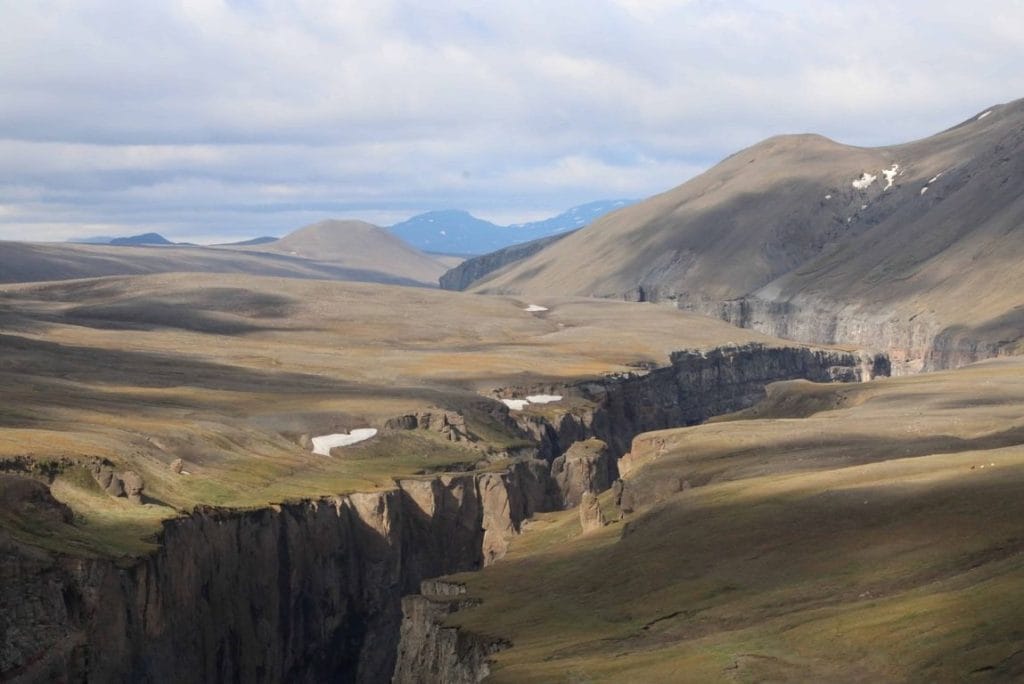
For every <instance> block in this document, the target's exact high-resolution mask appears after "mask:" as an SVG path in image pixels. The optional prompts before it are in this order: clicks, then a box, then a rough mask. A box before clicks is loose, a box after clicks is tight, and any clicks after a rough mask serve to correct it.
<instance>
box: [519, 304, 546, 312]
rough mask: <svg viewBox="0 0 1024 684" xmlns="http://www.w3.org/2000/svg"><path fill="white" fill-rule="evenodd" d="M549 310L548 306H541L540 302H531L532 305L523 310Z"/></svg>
mask: <svg viewBox="0 0 1024 684" xmlns="http://www.w3.org/2000/svg"><path fill="white" fill-rule="evenodd" d="M547 310H548V307H546V306H540V305H539V304H530V306H528V307H526V308H525V309H523V311H528V312H529V313H537V312H539V311H547Z"/></svg>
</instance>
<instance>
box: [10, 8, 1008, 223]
mask: <svg viewBox="0 0 1024 684" xmlns="http://www.w3.org/2000/svg"><path fill="white" fill-rule="evenodd" d="M984 9H985V11H979V8H978V7H976V6H970V5H964V4H963V3H960V4H953V3H925V2H917V1H908V2H901V3H893V2H877V1H876V0H862V1H861V2H858V3H843V4H832V3H816V2H810V1H809V0H794V1H792V2H787V3H776V2H770V1H769V0H761V1H757V2H755V1H753V0H735V1H731V2H724V1H716V0H688V1H683V2H672V1H669V0H658V1H656V2H650V1H647V0H645V1H644V2H638V1H634V0H565V1H564V2H559V3H545V2H540V1H539V0H532V1H525V0H524V1H521V2H511V1H509V2H489V3H479V2H470V1H469V0H438V1H437V2H434V3H430V4H429V5H426V4H423V3H419V2H412V1H411V0H379V1H378V2H374V3H365V2H356V1H354V0H353V1H347V0H346V1H332V2H327V1H326V0H324V1H317V0H244V1H242V0H236V1H229V0H180V1H177V2H172V1H170V0H154V1H153V2H147V3H116V2H113V0H93V1H91V2H80V1H78V0H40V1H39V2H33V3H22V2H15V1H14V0H0V13H2V16H3V17H4V22H3V24H2V25H0V92H3V93H4V106H3V107H0V207H2V211H0V238H6V239H27V238H29V237H31V238H32V239H64V238H66V237H69V236H73V235H82V234H84V233H87V232H89V231H90V230H92V229H93V228H94V227H98V226H102V227H103V229H104V232H118V233H127V232H133V231H139V230H143V229H145V230H160V231H162V232H166V233H167V234H169V235H170V236H171V237H179V238H184V237H186V236H215V237H216V236H223V237H229V236H241V237H245V236H251V235H255V234H262V233H266V232H270V233H282V232H285V231H287V230H290V229H293V228H295V227H297V226H298V225H301V222H305V221H309V220H316V219H319V218H323V217H325V216H331V215H338V216H362V217H365V218H368V219H370V220H375V221H378V222H381V223H386V222H392V221H395V220H398V219H400V218H402V217H403V216H405V215H408V214H411V213H414V212H416V211H420V210H426V209H432V208H446V207H464V208H469V209H471V210H474V211H478V212H480V213H481V214H484V215H492V216H497V215H501V216H515V215H516V214H517V212H518V213H520V214H521V215H522V216H524V217H527V216H535V215H536V213H537V211H538V210H539V209H541V208H550V209H552V210H559V209H562V208H567V207H568V206H570V205H572V204H576V203H581V202H584V201H589V200H592V199H597V198H602V197H619V196H645V195H650V194H653V193H656V192H660V191H662V190H665V189H667V188H669V187H672V186H674V185H677V184H679V183H680V182H683V181H684V180H686V178H687V177H689V176H691V175H693V174H694V173H697V172H699V171H700V170H702V169H704V168H707V167H708V166H709V165H711V164H713V163H714V162H715V161H717V160H718V159H721V158H722V157H724V156H726V155H728V154H730V153H732V152H734V151H735V150H737V149H738V148H740V147H743V146H746V145H749V144H752V143H754V142H756V141H758V140H760V139H762V138H764V137H767V136H769V135H773V134H776V133H782V132H801V131H813V132H819V133H822V134H824V135H828V136H829V137H832V138H835V139H838V140H840V141H843V142H849V143H852V144H859V145H877V144H889V143H895V142H901V141H904V140H908V139H912V138H918V137H921V136H924V135H928V134H930V133H933V132H936V131H938V130H940V129H943V128H946V127H948V126H949V125H952V124H953V123H955V122H957V121H958V120H960V119H963V118H966V117H967V116H969V115H970V114H972V113H973V112H976V111H980V110H981V109H983V108H984V107H986V106H987V105H990V104H993V103H996V102H1001V101H1006V100H1010V99H1013V98H1016V97H1018V96H1021V95H1024V72H1021V70H1020V69H1019V64H1020V63H1021V61H1022V57H1024V5H1022V4H1021V3H1019V2H1012V1H1007V2H989V3H985V8H984Z"/></svg>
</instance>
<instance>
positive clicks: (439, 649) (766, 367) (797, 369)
mask: <svg viewBox="0 0 1024 684" xmlns="http://www.w3.org/2000/svg"><path fill="white" fill-rule="evenodd" d="M671 361H672V363H671V365H670V366H668V367H666V368H660V369H655V370H653V371H650V372H648V373H645V374H635V375H630V376H628V377H623V378H619V379H615V380H609V381H606V382H604V383H585V384H581V385H575V386H572V387H569V388H545V391H548V390H551V391H554V390H559V389H561V390H564V391H566V392H570V393H578V394H580V395H582V396H584V397H586V398H587V399H588V400H589V401H590V402H591V404H592V405H593V407H594V408H593V409H592V410H590V411H587V412H584V413H581V414H572V413H568V414H565V415H562V416H561V417H559V418H558V419H557V420H554V421H548V420H543V419H540V418H538V417H530V416H522V417H520V419H519V421H520V424H521V425H522V426H523V427H524V429H526V430H527V431H529V432H530V433H531V434H532V435H533V436H534V438H535V439H537V441H538V442H539V443H540V445H541V447H540V452H541V453H542V455H544V456H545V457H547V458H549V459H552V455H555V454H558V455H557V457H554V458H553V460H552V461H551V462H552V467H551V471H552V474H551V478H550V480H551V482H550V485H551V486H553V487H555V488H556V492H555V494H554V504H555V507H556V508H563V507H568V506H573V505H578V504H579V503H580V501H581V500H582V499H583V498H584V497H585V496H586V495H587V494H588V493H591V492H595V493H596V492H599V491H602V490H603V489H606V488H607V487H608V486H609V485H610V483H611V482H612V480H614V479H615V477H617V476H618V469H617V464H616V463H615V461H614V459H613V460H609V459H608V456H609V454H613V455H614V456H615V458H619V457H621V456H622V455H624V454H625V453H626V452H627V450H628V449H629V446H630V444H631V442H632V440H633V438H634V437H635V436H636V435H638V434H640V433H642V432H648V431H650V430H658V429H663V428H667V427H673V426H682V425H692V424H695V423H699V422H701V421H703V420H706V419H707V418H709V417H711V416H713V415H719V414H722V413H728V412H731V411H736V410H739V409H742V408H746V407H749V406H752V405H753V404H755V403H756V402H757V401H759V400H760V399H762V398H763V397H764V396H765V386H766V385H767V384H769V383H772V382H776V381H779V380H788V379H794V378H805V379H808V380H816V381H822V382H825V381H840V382H858V381H863V380H868V379H871V378H872V377H875V376H876V375H888V370H889V366H888V360H887V359H886V358H885V357H884V356H879V357H871V356H867V355H863V354H855V353H848V352H838V351H826V350H813V349H805V348H783V349H776V348H768V347H764V346H762V345H745V346H741V347H725V348H719V349H715V350H712V351H709V352H678V353H676V354H673V355H672V358H671ZM519 391H523V390H519ZM595 437H596V438H597V439H593V438H595ZM581 440H589V441H588V442H581ZM598 440H602V441H598ZM574 444H575V446H573V445H574ZM570 447H571V448H570ZM609 471H611V472H609ZM668 484H669V485H670V486H676V487H682V486H683V484H682V483H668ZM676 491H678V489H677V490H676ZM599 513H600V511H599V510H598V514H599ZM597 524H598V525H599V524H600V523H597ZM504 538H505V539H508V536H505V537H504ZM438 586H441V587H447V588H445V589H444V590H443V591H439V590H438V589H437V587H438ZM460 593H461V592H459V591H458V587H457V585H451V583H445V582H434V583H431V584H429V585H428V586H425V587H424V591H423V592H422V594H421V595H420V596H413V597H406V599H405V600H404V601H403V603H402V609H403V612H404V616H405V617H404V620H403V623H402V627H401V640H400V643H399V654H398V664H397V667H396V670H395V677H394V680H393V681H394V682H395V683H396V684H430V683H432V682H459V683H462V682H478V681H481V680H482V679H483V678H484V677H485V676H486V675H487V674H488V672H489V670H488V667H487V656H488V655H489V654H491V653H493V652H495V651H497V650H499V649H501V648H503V647H504V646H506V645H507V644H505V643H504V642H502V641H501V640H500V639H496V638H491V637H488V636H486V635H478V634H472V633H468V632H465V631H463V630H459V629H457V628H453V627H446V626H445V625H444V619H445V617H446V616H447V615H449V614H451V613H452V612H455V611H457V610H459V608H461V607H463V606H464V605H465V604H464V600H463V601H460V600H458V599H457V597H458V595H459V594H460ZM453 597H456V598H453Z"/></svg>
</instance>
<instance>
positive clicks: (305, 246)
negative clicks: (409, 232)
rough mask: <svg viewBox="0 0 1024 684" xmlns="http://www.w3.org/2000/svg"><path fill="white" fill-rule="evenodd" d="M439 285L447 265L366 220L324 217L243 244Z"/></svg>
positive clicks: (247, 248)
mask: <svg viewBox="0 0 1024 684" xmlns="http://www.w3.org/2000/svg"><path fill="white" fill-rule="evenodd" d="M240 249H246V250H249V251H258V252H271V253H275V254H283V255H287V256H291V257H299V258H303V259H313V260H316V261H321V262H328V263H331V264H334V265H336V266H341V267H344V268H349V269H358V270H362V271H367V272H375V273H381V274H386V275H388V276H390V277H392V278H404V279H409V280H413V281H416V282H419V283H423V284H430V285H436V284H437V279H438V278H439V277H440V276H441V274H442V273H444V272H445V271H446V270H448V269H447V267H446V266H445V265H444V264H442V263H440V262H438V261H435V260H434V259H432V258H431V257H429V256H427V255H426V254H423V253H422V252H420V251H418V250H416V249H414V248H412V247H410V246H409V245H408V244H406V243H405V242H403V241H402V240H400V239H399V238H397V237H395V236H394V235H392V234H391V233H389V232H388V231H387V230H385V229H383V228H380V227H378V226H375V225H373V224H370V223H366V222H364V221H335V220H328V221H321V222H319V223H314V224H312V225H310V226H306V227H304V228H300V229H299V230H296V231H294V232H292V233H289V234H288V235H285V236H284V237H283V238H281V239H280V240H275V241H273V242H266V243H262V244H256V245H250V246H248V247H242V248H240Z"/></svg>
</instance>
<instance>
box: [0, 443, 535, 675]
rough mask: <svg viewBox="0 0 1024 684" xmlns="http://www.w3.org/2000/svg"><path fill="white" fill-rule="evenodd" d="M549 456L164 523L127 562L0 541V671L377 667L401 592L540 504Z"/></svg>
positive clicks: (391, 655) (288, 671) (393, 630)
mask: <svg viewBox="0 0 1024 684" xmlns="http://www.w3.org/2000/svg"><path fill="white" fill-rule="evenodd" d="M545 473H546V468H545V467H543V466H542V465H541V466H539V465H538V464H530V463H521V464H516V465H515V466H514V467H512V468H510V469H509V470H508V471H507V472H505V473H501V474H495V473H488V474H480V475H476V476H474V475H463V476H443V477H438V478H434V479H430V480H425V481H403V482H401V483H400V485H399V487H398V488H396V489H393V490H390V491H384V492H379V493H367V494H352V495H349V496H343V497H336V498H331V499H322V500H317V501H308V502H303V503H297V504H286V505H281V506H276V507H271V508H265V509H260V510H256V511H244V512H239V511H222V510H217V509H212V508H211V509H205V510H197V511H196V512H195V513H194V514H192V515H190V516H187V517H184V518H180V519H176V520H172V521H169V522H167V523H166V524H165V527H164V531H163V534H162V538H161V544H160V549H159V551H157V552H156V553H155V554H154V555H153V556H150V557H148V558H145V559H143V560H141V561H138V562H136V563H134V564H132V565H130V566H128V567H119V566H118V564H117V563H115V562H113V561H110V560H101V559H76V558H72V557H69V556H65V555H61V554H52V553H47V552H43V551H39V550H37V549H33V548H27V547H24V546H21V545H19V544H16V543H14V542H13V541H11V540H10V539H4V540H0V548H2V550H3V556H2V560H0V571H2V577H3V579H4V590H3V597H4V599H5V605H4V610H3V611H0V613H2V616H3V617H2V618H0V619H2V623H0V628H2V632H3V635H4V640H3V641H4V647H3V650H2V651H0V658H2V659H0V678H7V677H11V676H15V675H18V674H21V675H24V676H25V677H26V678H28V679H31V680H40V681H42V680H70V681H77V680H86V679H87V680H90V681H105V682H119V681H120V682H128V681H131V682H139V681H145V682H189V681H196V682H198V681H247V682H250V681H251V682H276V681H299V682H301V681H308V682H319V681H327V680H334V681H338V680H340V681H360V682H381V681H387V680H388V679H389V678H390V677H391V673H392V670H393V669H394V662H395V653H396V645H397V637H398V631H399V630H398V628H399V624H400V621H401V608H400V601H401V597H402V596H403V595H404V594H408V593H411V592H413V591H416V590H417V589H418V588H419V584H420V581H421V580H423V579H424V578H426V577H431V576H437V575H441V574H445V573H450V572H457V571H462V570H471V569H474V568H479V567H480V566H481V565H482V564H483V563H484V562H485V560H486V558H487V554H488V553H490V555H491V556H496V555H500V552H499V551H498V550H496V549H501V548H502V544H504V543H505V542H504V540H503V538H502V537H503V535H505V534H511V533H514V532H516V531H518V529H519V525H520V524H521V522H522V520H523V519H524V518H525V517H526V516H528V515H532V513H533V512H535V511H536V510H543V509H545V508H546V507H548V506H549V505H550V504H549V501H548V499H547V498H546V492H547V486H546V483H544V482H543V481H542V477H543V474H545Z"/></svg>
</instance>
